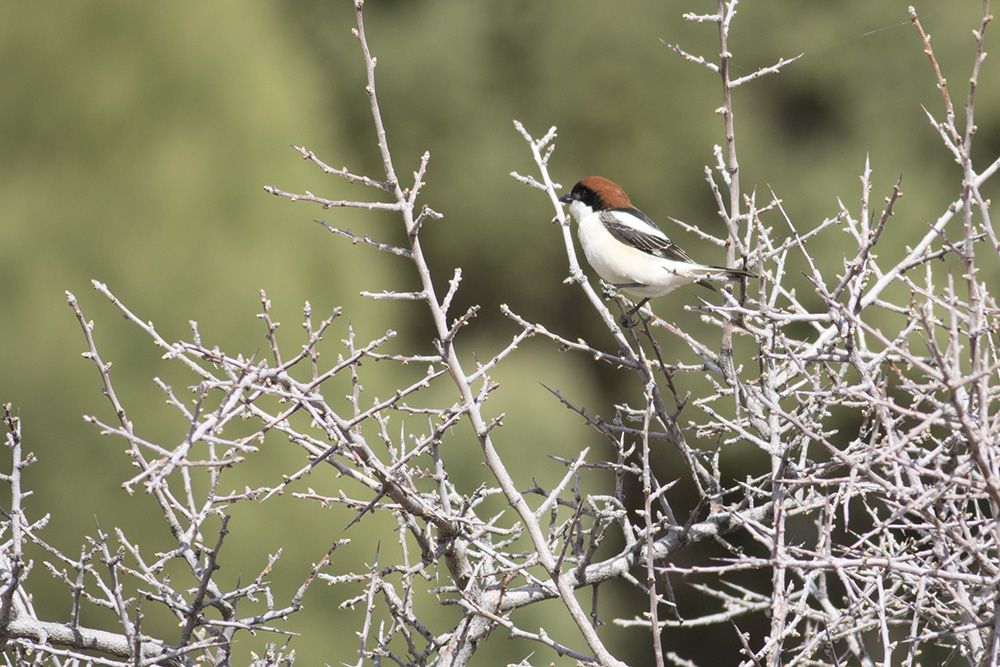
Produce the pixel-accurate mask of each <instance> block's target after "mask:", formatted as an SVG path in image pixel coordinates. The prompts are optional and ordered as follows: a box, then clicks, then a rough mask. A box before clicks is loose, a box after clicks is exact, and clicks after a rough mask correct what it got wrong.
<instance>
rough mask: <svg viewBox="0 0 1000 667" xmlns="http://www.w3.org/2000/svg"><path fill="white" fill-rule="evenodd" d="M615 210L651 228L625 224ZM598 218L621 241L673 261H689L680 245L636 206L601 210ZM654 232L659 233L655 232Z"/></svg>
mask: <svg viewBox="0 0 1000 667" xmlns="http://www.w3.org/2000/svg"><path fill="white" fill-rule="evenodd" d="M615 212H621V213H624V214H625V215H631V216H633V217H636V218H638V219H639V220H641V221H643V222H645V223H646V224H648V225H649V226H650V228H651V230H650V231H649V232H646V231H643V230H641V229H637V228H636V227H633V226H631V225H627V224H625V223H624V222H622V221H621V220H619V219H618V218H617V217H616V216H615V215H614V213H615ZM600 219H601V222H602V223H603V224H604V228H605V229H607V230H608V231H609V232H611V235H612V236H614V237H615V238H616V239H618V240H619V241H621V242H622V243H625V244H627V245H630V246H633V247H636V248H638V249H639V250H642V251H643V252H648V253H649V254H651V255H656V256H657V257H662V258H664V259H671V260H674V261H675V262H691V258H690V257H688V256H687V253H685V252H684V251H683V250H681V248H680V246H678V245H677V244H676V243H674V242H673V241H671V240H670V239H668V238H667V237H666V235H665V234H664V233H663V232H661V231H660V228H659V227H657V226H656V223H654V222H653V221H652V220H650V219H649V218H648V217H646V214H645V213H643V212H642V211H640V210H639V209H637V208H616V209H609V210H606V211H601V214H600ZM654 230H655V231H654ZM656 232H659V233H658V234H657V233H656ZM691 263H693V262H691Z"/></svg>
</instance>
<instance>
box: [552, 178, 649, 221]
mask: <svg viewBox="0 0 1000 667" xmlns="http://www.w3.org/2000/svg"><path fill="white" fill-rule="evenodd" d="M559 201H561V202H562V203H564V204H569V210H570V213H572V214H573V217H575V218H576V219H577V220H579V219H580V218H581V217H582V215H580V214H583V215H586V214H589V213H591V212H593V211H603V210H605V209H610V208H630V207H631V206H632V202H631V201H629V198H628V195H627V194H625V191H624V190H622V189H621V187H619V185H618V184H617V183H614V182H612V181H609V180H608V179H606V178H604V177H603V176H588V177H587V178H585V179H583V180H582V181H580V182H579V183H577V184H576V185H574V186H573V189H572V190H571V191H570V192H569V193H568V194H565V195H563V196H562V197H560V198H559Z"/></svg>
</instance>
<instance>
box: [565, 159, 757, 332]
mask: <svg viewBox="0 0 1000 667" xmlns="http://www.w3.org/2000/svg"><path fill="white" fill-rule="evenodd" d="M559 201H560V202H562V203H564V204H569V212H570V215H572V216H573V218H574V219H575V220H576V222H577V227H578V229H577V234H578V236H579V239H580V245H581V246H582V247H583V253H584V255H586V257H587V261H588V262H589V263H590V265H591V266H592V267H594V270H595V271H597V274H598V275H599V276H601V278H603V279H604V281H605V282H607V283H608V284H610V285H611V286H613V287H615V288H617V289H621V290H624V291H625V292H628V293H629V294H631V295H633V296H637V297H640V298H641V299H642V300H641V301H639V302H638V303H636V304H635V305H634V306H633V307H632V308H631V309H630V310H629V311H628V312H626V313H625V314H623V315H622V317H621V324H622V326H625V327H634V326H635V325H636V324H637V322H635V321H634V320H633V319H632V316H633V315H634V314H635V313H637V312H638V311H639V309H640V308H642V307H643V306H644V305H645V304H646V302H648V301H649V300H650V299H651V298H653V297H657V296H663V295H664V294H668V293H670V292H672V291H674V290H675V289H677V288H678V287H682V286H684V285H690V284H691V283H699V284H702V285H704V286H706V287H708V288H710V289H715V288H713V287H712V286H711V285H710V284H709V283H708V282H706V281H707V280H723V281H725V280H742V279H746V278H755V277H756V276H755V275H754V274H753V273H750V272H749V271H744V270H742V269H728V268H725V267H721V266H711V265H707V264H698V263H697V262H695V261H694V260H692V259H691V258H690V257H688V256H687V253H685V252H684V251H683V250H681V248H680V246H678V245H677V244H676V243H674V242H673V241H671V240H670V239H669V238H668V237H667V235H666V234H664V233H663V231H662V230H661V229H660V228H659V227H657V226H656V223H654V222H653V221H652V220H650V219H649V217H648V216H647V215H646V214H645V213H643V212H642V211H640V210H639V209H637V208H636V207H635V206H633V205H632V201H631V200H630V199H629V198H628V195H627V194H625V191H624V190H622V188H621V186H619V185H618V184H616V183H614V182H612V181H610V180H608V179H606V178H604V177H603V176H588V177H586V178H584V179H583V180H582V181H580V182H579V183H577V184H576V185H574V186H573V189H572V190H571V191H570V192H569V193H567V194H564V195H563V196H562V197H560V198H559Z"/></svg>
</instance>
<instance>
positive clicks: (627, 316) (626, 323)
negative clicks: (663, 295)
mask: <svg viewBox="0 0 1000 667" xmlns="http://www.w3.org/2000/svg"><path fill="white" fill-rule="evenodd" d="M647 301H649V297H646V298H645V299H643V300H642V301H640V302H639V303H637V304H635V305H634V306H632V307H631V308H629V309H628V310H627V311H625V313H624V314H623V315H622V317H621V319H620V320H619V323H620V324H621V325H622V326H623V327H625V328H626V329H631V328H632V327H634V326H635V325H637V324H638V323H639V322H637V321H636V320H633V319H632V316H633V315H635V314H636V313H638V312H639V309H640V308H642V307H643V306H645V305H646V302H647Z"/></svg>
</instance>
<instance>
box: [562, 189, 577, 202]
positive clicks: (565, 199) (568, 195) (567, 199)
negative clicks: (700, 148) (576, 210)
mask: <svg viewBox="0 0 1000 667" xmlns="http://www.w3.org/2000/svg"><path fill="white" fill-rule="evenodd" d="M574 199H576V198H575V197H574V196H573V193H572V192H567V193H566V194H564V195H563V196H562V197H560V198H559V201H561V202H562V203H564V204H569V203H570V202H571V201H573V200H574Z"/></svg>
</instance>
